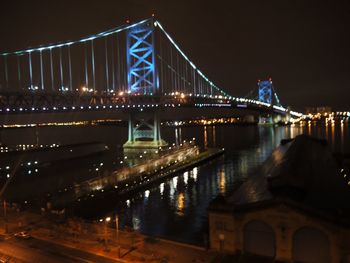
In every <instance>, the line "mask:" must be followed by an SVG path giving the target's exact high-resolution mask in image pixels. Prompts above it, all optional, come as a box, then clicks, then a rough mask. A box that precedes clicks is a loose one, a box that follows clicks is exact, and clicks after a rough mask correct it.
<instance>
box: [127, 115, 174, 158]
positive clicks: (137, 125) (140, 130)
mask: <svg viewBox="0 0 350 263" xmlns="http://www.w3.org/2000/svg"><path fill="white" fill-rule="evenodd" d="M167 145H168V144H167V143H166V142H165V141H164V140H162V138H161V136H160V120H159V117H158V113H157V112H156V111H146V112H139V111H129V122H128V141H127V142H126V143H125V144H124V145H123V149H124V155H126V156H131V157H132V156H136V155H140V154H141V155H142V154H143V153H144V152H147V154H152V153H153V154H154V153H157V152H158V150H159V147H164V146H167Z"/></svg>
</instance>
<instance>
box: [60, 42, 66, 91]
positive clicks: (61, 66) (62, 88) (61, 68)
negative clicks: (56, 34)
mask: <svg viewBox="0 0 350 263" xmlns="http://www.w3.org/2000/svg"><path fill="white" fill-rule="evenodd" d="M60 74H61V87H60V88H61V90H62V91H65V88H64V86H63V65H62V47H60Z"/></svg>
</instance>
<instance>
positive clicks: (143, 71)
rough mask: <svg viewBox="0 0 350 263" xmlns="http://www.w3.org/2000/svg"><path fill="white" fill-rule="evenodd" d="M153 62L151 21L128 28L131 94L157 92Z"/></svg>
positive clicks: (128, 64)
mask: <svg viewBox="0 0 350 263" xmlns="http://www.w3.org/2000/svg"><path fill="white" fill-rule="evenodd" d="M155 63H156V62H155V52H154V27H153V23H151V22H148V23H144V24H141V25H138V26H136V27H133V28H130V29H129V30H128V33H127V66H128V88H129V91H130V92H131V94H137V93H140V94H144V95H151V94H153V93H156V92H157V90H158V81H157V80H156V71H155Z"/></svg>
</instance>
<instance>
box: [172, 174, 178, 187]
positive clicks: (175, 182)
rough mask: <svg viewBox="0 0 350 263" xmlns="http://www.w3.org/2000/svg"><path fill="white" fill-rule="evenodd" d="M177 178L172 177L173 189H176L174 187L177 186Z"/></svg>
mask: <svg viewBox="0 0 350 263" xmlns="http://www.w3.org/2000/svg"><path fill="white" fill-rule="evenodd" d="M177 180H178V178H177V176H176V177H174V178H173V186H174V189H176V187H177Z"/></svg>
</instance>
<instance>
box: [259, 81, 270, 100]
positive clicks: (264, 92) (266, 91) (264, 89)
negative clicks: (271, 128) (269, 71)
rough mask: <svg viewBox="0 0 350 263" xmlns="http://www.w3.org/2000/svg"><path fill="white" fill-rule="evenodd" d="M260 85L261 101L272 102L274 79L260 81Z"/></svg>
mask: <svg viewBox="0 0 350 263" xmlns="http://www.w3.org/2000/svg"><path fill="white" fill-rule="evenodd" d="M258 86H259V98H258V99H259V101H261V102H264V103H268V104H271V103H272V81H271V80H262V81H259V82H258Z"/></svg>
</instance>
